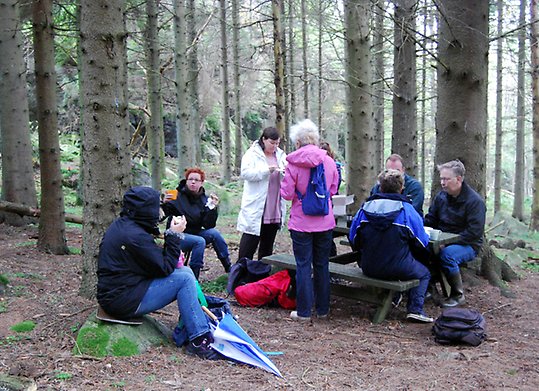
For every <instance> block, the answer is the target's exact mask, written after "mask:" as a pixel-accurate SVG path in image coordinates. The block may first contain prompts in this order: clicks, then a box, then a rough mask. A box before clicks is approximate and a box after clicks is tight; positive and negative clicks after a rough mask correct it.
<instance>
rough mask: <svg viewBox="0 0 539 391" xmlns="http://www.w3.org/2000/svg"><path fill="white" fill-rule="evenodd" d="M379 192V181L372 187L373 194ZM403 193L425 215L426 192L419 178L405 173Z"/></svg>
mask: <svg viewBox="0 0 539 391" xmlns="http://www.w3.org/2000/svg"><path fill="white" fill-rule="evenodd" d="M378 193H380V184H379V183H377V184H376V185H374V187H373V188H372V189H371V196H372V195H374V194H378ZM402 194H404V195H405V196H406V197H408V199H409V200H410V202H411V203H412V206H413V207H414V209H415V210H417V213H419V215H420V216H421V217H423V201H424V200H425V193H424V192H423V187H422V186H421V183H419V181H418V180H417V179H415V178H413V177H411V176H410V175H408V174H406V173H405V174H404V190H403V191H402Z"/></svg>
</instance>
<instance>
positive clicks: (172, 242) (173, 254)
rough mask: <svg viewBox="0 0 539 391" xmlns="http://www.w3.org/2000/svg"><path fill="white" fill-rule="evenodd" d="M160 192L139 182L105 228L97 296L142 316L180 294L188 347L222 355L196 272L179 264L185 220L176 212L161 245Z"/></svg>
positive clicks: (121, 315) (113, 308)
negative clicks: (202, 301) (200, 296)
mask: <svg viewBox="0 0 539 391" xmlns="http://www.w3.org/2000/svg"><path fill="white" fill-rule="evenodd" d="M159 204H160V197H159V193H158V192H157V191H155V190H154V189H152V188H150V187H134V188H132V189H130V190H128V191H127V192H126V193H125V195H124V199H123V208H122V212H121V214H120V217H119V218H118V219H116V220H115V221H114V222H113V223H112V224H111V225H110V227H109V228H108V229H107V231H106V232H105V235H104V236H103V240H102V241H101V245H100V249H99V259H98V270H97V301H98V302H99V305H100V306H101V308H102V309H103V310H104V311H105V312H106V313H108V314H110V315H112V316H114V317H116V318H118V319H120V320H121V319H129V318H132V317H137V316H138V317H140V316H142V315H144V314H148V313H150V312H153V311H156V310H158V309H160V308H163V307H165V306H166V305H168V304H170V303H172V302H173V301H174V300H176V302H177V304H178V310H179V312H180V315H181V317H182V319H183V321H184V323H185V327H186V330H187V333H188V336H189V341H190V342H189V343H188V344H187V347H186V349H187V352H188V353H190V354H193V355H197V356H199V357H202V358H206V359H218V358H220V355H219V353H217V352H216V351H214V350H213V349H212V347H211V346H210V344H211V343H212V342H213V338H212V336H211V333H210V329H209V326H208V322H207V319H206V315H205V314H204V312H203V311H202V308H201V306H200V304H199V302H198V297H197V287H196V282H195V277H194V275H193V273H192V272H191V270H190V269H189V268H186V267H180V268H178V269H177V268H176V266H177V264H178V259H179V256H180V242H181V238H182V237H183V233H182V231H183V230H184V229H185V220H184V219H183V218H175V219H174V220H173V221H172V222H171V225H170V228H169V229H167V231H166V232H165V246H164V248H161V247H159V246H158V245H157V244H156V243H155V240H154V235H157V234H159V229H158V226H157V224H158V222H159V207H160V206H159Z"/></svg>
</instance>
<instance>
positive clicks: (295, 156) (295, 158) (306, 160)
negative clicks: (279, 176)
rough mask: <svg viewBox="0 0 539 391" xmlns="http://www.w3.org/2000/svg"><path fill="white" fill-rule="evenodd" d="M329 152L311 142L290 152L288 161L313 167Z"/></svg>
mask: <svg viewBox="0 0 539 391" xmlns="http://www.w3.org/2000/svg"><path fill="white" fill-rule="evenodd" d="M327 154H328V153H327V152H326V151H325V150H323V149H322V148H318V147H317V146H316V145H312V144H309V145H305V146H303V147H301V148H300V149H298V150H296V151H294V152H292V153H291V154H289V155H288V156H287V157H286V160H287V161H288V163H292V164H295V165H297V166H299V167H305V168H311V167H316V166H318V165H319V164H320V163H322V161H323V160H324V157H325V156H327Z"/></svg>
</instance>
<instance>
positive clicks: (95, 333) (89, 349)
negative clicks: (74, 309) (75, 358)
mask: <svg viewBox="0 0 539 391" xmlns="http://www.w3.org/2000/svg"><path fill="white" fill-rule="evenodd" d="M109 339H110V336H109V333H107V331H106V330H105V329H104V328H102V327H99V326H97V327H86V328H82V329H81V330H80V332H79V335H78V336H77V345H76V346H75V354H84V355H87V356H94V357H104V356H106V355H107V345H108V343H109Z"/></svg>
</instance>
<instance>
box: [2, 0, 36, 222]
mask: <svg viewBox="0 0 539 391" xmlns="http://www.w3.org/2000/svg"><path fill="white" fill-rule="evenodd" d="M18 4H19V2H18V1H15V0H7V1H0V54H1V55H0V75H1V76H0V131H1V132H2V199H3V200H5V201H11V202H16V203H21V204H24V205H28V206H32V207H35V206H37V194H36V187H35V183H34V172H33V168H32V143H31V142H30V128H29V115H28V97H27V90H26V65H25V63H24V53H23V40H22V34H21V31H20V28H21V23H20V20H19V15H18ZM5 219H6V221H7V222H8V223H10V224H17V225H20V224H22V221H21V219H20V218H19V217H18V216H14V215H13V216H10V215H6V216H5Z"/></svg>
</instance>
